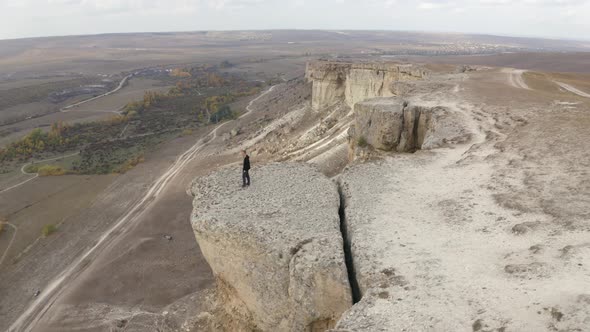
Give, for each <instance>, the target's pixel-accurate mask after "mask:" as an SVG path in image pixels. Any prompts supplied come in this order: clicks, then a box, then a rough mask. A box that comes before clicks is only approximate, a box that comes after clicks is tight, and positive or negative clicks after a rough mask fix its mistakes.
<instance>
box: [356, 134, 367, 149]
mask: <svg viewBox="0 0 590 332" xmlns="http://www.w3.org/2000/svg"><path fill="white" fill-rule="evenodd" d="M357 144H358V146H360V147H361V148H364V147H366V146H367V145H369V143H367V139H366V138H365V136H361V137H359V139H358V142H357Z"/></svg>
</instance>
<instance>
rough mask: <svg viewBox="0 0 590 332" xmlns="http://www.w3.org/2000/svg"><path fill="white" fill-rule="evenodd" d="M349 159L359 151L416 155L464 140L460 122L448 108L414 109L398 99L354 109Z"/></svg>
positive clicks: (375, 101)
mask: <svg viewBox="0 0 590 332" xmlns="http://www.w3.org/2000/svg"><path fill="white" fill-rule="evenodd" d="M348 136H349V147H350V159H355V155H356V154H357V153H359V151H357V150H359V149H361V150H362V149H365V148H374V149H377V150H381V151H397V152H413V151H415V150H420V149H431V148H435V147H440V146H442V145H444V144H445V143H447V142H450V141H453V140H457V139H459V138H461V137H463V138H464V137H465V133H464V131H463V130H462V126H461V125H460V121H458V119H457V117H456V115H455V114H453V113H452V112H451V111H449V110H448V109H447V108H445V107H440V106H436V107H426V106H419V105H413V104H412V103H409V102H407V101H402V100H401V99H399V98H395V97H391V98H374V99H369V100H366V101H363V102H359V103H357V104H356V105H355V107H354V121H353V124H352V125H351V126H350V129H349V131H348Z"/></svg>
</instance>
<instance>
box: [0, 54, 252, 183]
mask: <svg viewBox="0 0 590 332" xmlns="http://www.w3.org/2000/svg"><path fill="white" fill-rule="evenodd" d="M222 65H223V66H225V68H227V66H231V64H229V63H224V64H222ZM218 68H219V66H209V65H200V66H196V67H191V68H177V69H173V70H171V71H170V72H169V75H168V76H167V77H158V79H161V80H162V81H163V83H165V84H171V85H173V88H171V89H170V90H169V91H168V92H166V93H161V92H154V91H147V92H145V94H144V96H143V98H142V99H141V100H136V101H132V102H129V103H128V104H127V105H126V106H125V108H124V109H123V110H122V111H121V114H118V115H114V116H112V117H111V118H109V119H107V120H103V121H95V122H89V123H77V124H65V123H61V122H58V123H54V124H52V125H51V127H50V128H49V130H47V131H43V130H42V129H40V128H37V129H34V130H33V131H31V132H30V133H29V134H28V135H26V136H25V137H24V138H22V139H20V140H19V141H16V142H13V143H11V144H9V145H7V146H6V147H5V148H0V164H2V165H3V169H4V168H6V166H5V165H7V164H11V165H12V168H16V167H18V165H19V164H20V165H22V163H26V162H27V161H29V160H31V159H43V158H50V157H53V156H56V155H60V154H64V153H66V152H71V151H80V155H79V158H78V159H77V160H76V161H74V162H73V163H71V164H70V165H67V166H64V165H43V166H40V165H34V164H33V165H30V166H27V167H26V168H25V170H26V171H27V172H29V173H38V174H39V175H40V176H51V175H64V174H107V173H124V172H126V171H128V170H130V169H131V168H133V167H134V166H136V165H137V164H139V163H141V162H142V161H143V155H144V153H145V152H147V151H149V149H153V148H154V147H155V146H156V145H157V144H159V143H161V142H163V141H165V140H168V139H171V138H173V137H177V136H178V135H179V134H180V135H190V133H192V130H193V129H194V128H196V127H199V126H205V125H208V124H212V123H219V122H223V121H225V120H228V119H234V118H236V117H237V115H238V113H237V112H236V110H233V109H232V108H231V106H230V104H231V103H234V102H235V101H237V100H238V99H239V98H241V97H245V96H251V95H255V94H257V93H258V92H259V91H260V90H261V88H262V84H261V83H260V82H252V81H247V80H245V79H244V78H243V77H241V76H239V75H233V74H227V73H221V72H219V71H218Z"/></svg>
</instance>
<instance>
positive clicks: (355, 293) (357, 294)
mask: <svg viewBox="0 0 590 332" xmlns="http://www.w3.org/2000/svg"><path fill="white" fill-rule="evenodd" d="M338 195H339V196H340V207H339V208H338V216H339V217H340V233H342V240H343V241H342V242H343V243H344V248H343V249H344V263H345V264H346V272H347V273H348V282H349V283H350V289H351V291H352V304H355V303H357V302H358V301H360V300H361V297H362V295H361V291H360V288H359V284H358V280H357V279H356V271H355V269H354V259H353V257H352V252H351V248H350V239H349V237H348V231H347V229H346V200H345V198H344V193H343V192H342V187H341V186H340V183H338Z"/></svg>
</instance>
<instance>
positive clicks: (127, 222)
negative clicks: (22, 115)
mask: <svg viewBox="0 0 590 332" xmlns="http://www.w3.org/2000/svg"><path fill="white" fill-rule="evenodd" d="M274 87H275V86H272V87H271V88H269V89H268V90H267V91H265V92H263V93H262V94H261V95H259V96H258V97H257V98H255V99H253V100H252V101H250V103H249V104H248V106H247V107H246V110H247V112H246V113H245V114H243V115H242V116H241V117H240V118H242V117H244V116H246V115H247V114H249V113H250V112H252V111H253V109H252V105H253V104H254V102H256V101H257V100H259V99H260V98H261V97H262V96H264V95H266V94H268V93H269V92H271V91H272V90H273V88H274ZM231 122H233V121H229V122H224V123H222V124H219V125H218V126H217V127H215V128H214V129H213V130H211V131H210V132H209V134H207V135H206V136H204V137H203V138H201V139H199V140H198V141H197V142H196V143H195V144H194V145H193V146H192V147H191V148H189V149H188V150H187V151H185V152H184V153H183V154H182V155H180V156H179V157H178V158H177V159H176V160H175V162H174V163H173V164H172V165H171V166H170V167H169V168H168V169H167V170H166V172H164V174H162V175H161V176H160V177H159V178H158V179H157V180H156V181H155V182H154V183H153V184H152V185H151V186H150V187H149V189H148V190H147V192H146V194H145V195H144V196H143V197H142V198H141V199H140V200H139V201H138V202H137V203H136V204H135V205H133V206H132V207H131V208H130V210H129V211H128V212H127V213H126V214H125V215H124V216H123V217H121V218H120V219H119V220H117V221H116V222H115V223H114V224H113V226H111V227H110V228H109V229H108V230H107V231H106V232H105V233H104V234H103V235H102V236H101V237H100V238H99V239H98V240H97V242H96V243H95V244H94V246H92V247H91V248H90V249H88V250H86V251H85V252H84V253H83V254H81V255H80V256H79V257H78V258H77V259H75V260H74V262H73V263H72V264H71V265H70V266H68V267H67V268H66V269H65V270H64V271H62V272H61V273H60V274H59V275H58V276H57V277H56V278H55V279H54V280H53V281H51V282H50V283H49V284H48V285H47V286H46V287H45V288H44V289H43V292H42V293H41V294H40V295H39V297H37V299H35V301H34V302H33V303H32V304H31V305H30V306H29V307H28V308H27V309H26V310H25V311H24V312H23V313H22V314H21V315H20V316H19V317H18V318H17V319H16V320H15V321H14V322H13V324H12V325H11V326H10V328H9V329H8V331H32V330H33V329H34V328H35V327H36V325H37V323H38V322H39V321H40V320H41V319H42V318H43V316H44V315H45V313H46V312H47V311H48V310H49V309H50V308H51V307H52V305H53V304H54V303H55V302H56V301H57V300H58V299H59V297H60V295H61V294H62V293H63V292H64V291H65V290H66V289H67V287H65V285H66V284H70V283H71V281H72V280H73V279H75V278H76V277H77V276H78V275H80V273H81V272H82V271H83V270H84V269H85V268H86V267H88V266H89V264H85V262H87V261H88V260H94V259H95V258H96V257H97V256H98V255H100V253H101V252H102V251H103V250H104V249H106V248H109V247H110V246H112V245H113V244H114V243H116V242H117V241H118V240H119V239H120V238H121V237H122V235H123V234H125V231H126V230H129V229H131V228H132V227H134V226H135V225H136V224H137V223H138V222H140V221H141V219H140V217H141V216H142V214H143V212H145V211H147V210H149V209H150V207H151V206H152V205H153V204H154V203H155V202H156V201H157V200H158V198H159V195H160V194H161V193H162V191H163V190H164V189H165V188H166V186H167V185H168V183H169V182H170V181H171V180H172V179H174V177H175V176H176V175H177V174H178V173H179V172H180V171H182V169H184V167H185V166H186V165H187V164H188V163H190V162H191V161H192V160H193V159H194V158H195V157H196V156H197V154H198V152H199V151H201V150H202V149H203V148H204V147H205V146H206V145H207V144H208V142H210V141H211V140H212V139H214V138H215V137H217V131H218V129H219V128H220V127H222V126H224V125H226V124H228V123H231ZM23 167H24V166H23Z"/></svg>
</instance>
